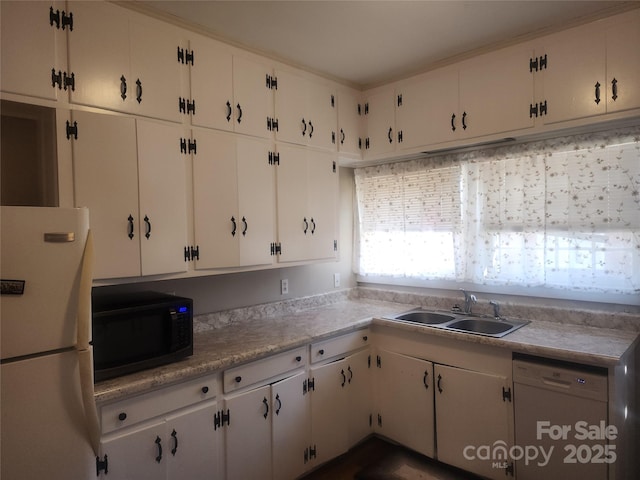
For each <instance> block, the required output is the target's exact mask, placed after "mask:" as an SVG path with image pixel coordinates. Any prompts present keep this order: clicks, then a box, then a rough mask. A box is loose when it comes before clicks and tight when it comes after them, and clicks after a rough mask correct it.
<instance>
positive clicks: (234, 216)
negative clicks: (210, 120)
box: [193, 130, 240, 269]
mask: <svg viewBox="0 0 640 480" xmlns="http://www.w3.org/2000/svg"><path fill="white" fill-rule="evenodd" d="M195 136H196V137H197V142H198V153H197V154H196V155H194V156H193V214H194V229H195V242H196V245H198V247H199V249H200V256H199V259H198V260H196V269H207V268H223V267H234V266H237V265H238V262H239V257H240V250H239V249H240V245H239V243H238V237H239V236H240V219H239V218H238V182H237V178H238V172H237V169H236V139H235V137H234V136H232V135H229V134H225V133H219V132H213V131H206V130H200V131H198V132H197V133H196V134H195Z"/></svg>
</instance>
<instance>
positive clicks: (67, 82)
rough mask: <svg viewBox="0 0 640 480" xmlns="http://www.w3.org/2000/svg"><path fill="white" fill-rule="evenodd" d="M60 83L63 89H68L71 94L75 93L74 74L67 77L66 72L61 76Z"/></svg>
mask: <svg viewBox="0 0 640 480" xmlns="http://www.w3.org/2000/svg"><path fill="white" fill-rule="evenodd" d="M62 83H63V84H64V89H65V90H66V89H67V88H70V89H71V91H72V92H75V91H76V74H75V73H73V72H71V75H67V72H64V74H63V80H62Z"/></svg>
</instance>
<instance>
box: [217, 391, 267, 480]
mask: <svg viewBox="0 0 640 480" xmlns="http://www.w3.org/2000/svg"><path fill="white" fill-rule="evenodd" d="M270 388H271V387H269V385H267V386H264V387H261V388H257V389H255V390H250V391H248V392H245V393H242V394H240V395H236V396H234V397H231V398H228V399H227V400H226V407H227V409H228V410H229V415H230V419H229V425H228V426H227V427H225V451H226V459H227V479H229V480H236V479H244V478H271V476H272V470H271V417H270V414H271V405H270V404H269V398H270V397H271V392H270Z"/></svg>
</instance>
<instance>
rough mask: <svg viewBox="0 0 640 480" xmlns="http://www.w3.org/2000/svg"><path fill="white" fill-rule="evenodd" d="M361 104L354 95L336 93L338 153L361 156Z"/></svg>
mask: <svg viewBox="0 0 640 480" xmlns="http://www.w3.org/2000/svg"><path fill="white" fill-rule="evenodd" d="M361 109H362V102H361V101H360V99H359V98H358V97H357V96H356V94H355V93H349V92H340V93H338V140H337V142H338V151H339V152H341V153H348V154H350V155H357V156H358V157H359V156H360V155H361V152H362V151H361V150H360V142H361V141H362V140H361V139H362V132H361V129H362V122H361V119H362V116H361V115H360V112H361Z"/></svg>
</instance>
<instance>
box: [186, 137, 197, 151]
mask: <svg viewBox="0 0 640 480" xmlns="http://www.w3.org/2000/svg"><path fill="white" fill-rule="evenodd" d="M187 143H188V150H189V153H192V152H193V154H194V155H196V154H197V153H198V148H197V147H198V146H197V143H196V140H195V139H194V140H193V142H192V141H191V140H189V141H188V142H187Z"/></svg>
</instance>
